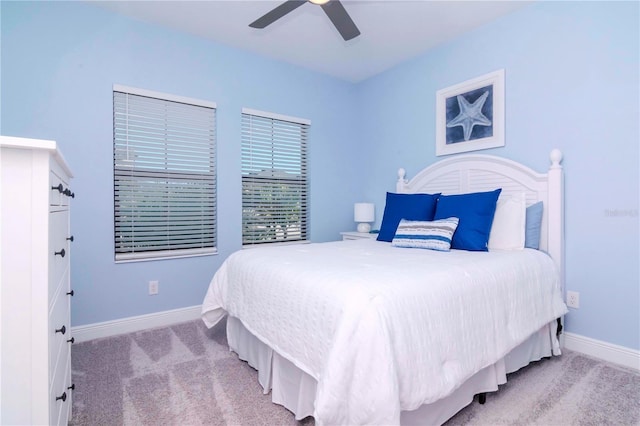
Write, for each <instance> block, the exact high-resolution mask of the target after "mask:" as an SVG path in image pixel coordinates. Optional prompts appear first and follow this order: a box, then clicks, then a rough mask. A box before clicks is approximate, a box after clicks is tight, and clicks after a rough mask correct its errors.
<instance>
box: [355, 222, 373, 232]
mask: <svg viewBox="0 0 640 426" xmlns="http://www.w3.org/2000/svg"><path fill="white" fill-rule="evenodd" d="M369 231H371V224H369V223H365V222H363V223H359V224H358V232H369Z"/></svg>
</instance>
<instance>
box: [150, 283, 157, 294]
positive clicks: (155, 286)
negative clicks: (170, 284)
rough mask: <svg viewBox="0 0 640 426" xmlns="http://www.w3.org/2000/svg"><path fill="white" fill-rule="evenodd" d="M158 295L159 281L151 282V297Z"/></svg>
mask: <svg viewBox="0 0 640 426" xmlns="http://www.w3.org/2000/svg"><path fill="white" fill-rule="evenodd" d="M154 294H158V281H149V296H153V295H154Z"/></svg>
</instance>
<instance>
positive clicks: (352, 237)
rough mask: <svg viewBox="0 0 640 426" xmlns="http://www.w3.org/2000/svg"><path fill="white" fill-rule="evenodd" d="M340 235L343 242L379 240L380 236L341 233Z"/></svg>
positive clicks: (364, 233) (367, 233)
mask: <svg viewBox="0 0 640 426" xmlns="http://www.w3.org/2000/svg"><path fill="white" fill-rule="evenodd" d="M340 235H342V241H347V240H363V239H371V240H375V239H376V238H378V234H371V233H369V232H356V231H352V232H341V233H340Z"/></svg>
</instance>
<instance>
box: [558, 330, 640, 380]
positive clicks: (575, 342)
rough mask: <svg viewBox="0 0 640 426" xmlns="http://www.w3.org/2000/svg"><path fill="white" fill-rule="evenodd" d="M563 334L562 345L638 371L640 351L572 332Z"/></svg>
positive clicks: (639, 368)
mask: <svg viewBox="0 0 640 426" xmlns="http://www.w3.org/2000/svg"><path fill="white" fill-rule="evenodd" d="M563 334H564V347H565V348H567V349H569V350H571V351H576V352H581V353H583V354H585V355H590V356H592V357H595V358H600V359H602V360H604V361H608V362H612V363H614V364H620V365H623V366H625V367H629V368H633V369H634V370H638V371H640V351H637V350H635V349H631V348H627V347H625V346H619V345H614V344H613V343H607V342H603V341H602V340H596V339H592V338H590V337H585V336H581V335H579V334H573V333H563Z"/></svg>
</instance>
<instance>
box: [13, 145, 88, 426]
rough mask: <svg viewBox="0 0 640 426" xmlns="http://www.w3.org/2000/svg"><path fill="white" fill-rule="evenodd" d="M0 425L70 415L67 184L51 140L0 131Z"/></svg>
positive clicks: (57, 421)
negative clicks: (17, 135)
mask: <svg viewBox="0 0 640 426" xmlns="http://www.w3.org/2000/svg"><path fill="white" fill-rule="evenodd" d="M0 148H1V152H0V179H1V180H0V189H1V191H2V192H1V196H0V197H1V198H0V202H1V205H0V214H1V216H0V219H1V222H2V227H1V234H0V236H1V239H2V247H1V251H0V257H1V260H2V263H1V265H2V266H1V270H0V280H1V281H0V424H2V425H8V424H11V425H18V424H33V425H43V424H51V425H57V424H63V425H66V424H67V422H68V419H69V418H70V415H71V394H72V390H73V388H74V386H73V385H72V384H71V350H70V347H71V344H72V343H73V341H72V339H71V333H70V331H71V324H70V316H69V307H70V299H71V296H72V295H73V292H72V291H71V289H70V281H69V273H70V271H69V258H70V256H69V255H70V251H71V245H72V242H73V237H72V236H71V234H70V233H69V204H70V201H71V200H72V198H73V197H74V196H75V194H74V193H73V192H72V190H71V188H70V187H69V183H70V182H69V180H70V178H71V177H72V175H71V172H70V170H69V168H68V166H67V164H66V163H65V161H64V159H63V158H62V156H61V154H60V152H59V151H58V149H57V146H56V143H55V142H54V141H46V140H34V139H24V138H13V137H5V136H0Z"/></svg>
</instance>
